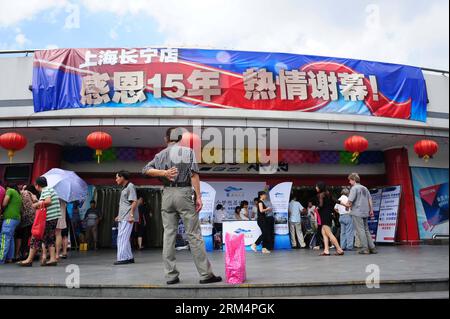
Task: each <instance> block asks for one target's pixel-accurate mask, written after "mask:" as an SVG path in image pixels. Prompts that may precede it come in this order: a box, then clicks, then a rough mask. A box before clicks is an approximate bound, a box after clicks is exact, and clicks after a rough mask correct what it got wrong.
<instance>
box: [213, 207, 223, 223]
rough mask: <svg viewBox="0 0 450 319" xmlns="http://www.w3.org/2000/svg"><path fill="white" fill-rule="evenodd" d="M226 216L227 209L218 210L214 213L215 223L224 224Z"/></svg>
mask: <svg viewBox="0 0 450 319" xmlns="http://www.w3.org/2000/svg"><path fill="white" fill-rule="evenodd" d="M224 216H225V209H219V210H216V212H215V213H214V223H215V224H222V220H223V218H224Z"/></svg>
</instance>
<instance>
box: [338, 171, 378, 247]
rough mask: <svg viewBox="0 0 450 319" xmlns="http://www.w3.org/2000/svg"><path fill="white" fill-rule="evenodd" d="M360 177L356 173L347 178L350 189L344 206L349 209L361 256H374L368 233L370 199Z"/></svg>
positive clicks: (372, 243)
mask: <svg viewBox="0 0 450 319" xmlns="http://www.w3.org/2000/svg"><path fill="white" fill-rule="evenodd" d="M360 180H361V179H360V177H359V175H358V174H357V173H352V174H350V175H349V176H348V181H349V183H350V185H352V188H351V189H350V195H349V196H348V201H347V203H346V204H345V206H347V207H349V208H351V209H352V210H351V215H352V222H353V226H354V228H355V232H356V233H357V234H358V238H359V240H360V242H361V250H360V251H359V253H360V254H362V255H368V254H376V253H377V250H376V248H375V244H374V242H373V239H372V235H371V234H370V231H369V224H368V220H369V216H370V217H372V216H373V206H372V197H371V196H370V192H369V190H368V189H367V188H366V187H365V186H363V185H361V184H360Z"/></svg>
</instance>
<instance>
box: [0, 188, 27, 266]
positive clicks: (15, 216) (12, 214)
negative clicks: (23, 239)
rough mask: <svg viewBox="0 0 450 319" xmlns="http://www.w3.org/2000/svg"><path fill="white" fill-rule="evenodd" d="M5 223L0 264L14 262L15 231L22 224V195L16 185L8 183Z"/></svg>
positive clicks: (3, 204)
mask: <svg viewBox="0 0 450 319" xmlns="http://www.w3.org/2000/svg"><path fill="white" fill-rule="evenodd" d="M2 206H3V209H4V211H3V219H4V221H3V225H2V232H1V234H0V264H4V263H5V261H6V262H12V261H13V259H14V253H15V248H14V232H15V230H16V227H17V226H18V225H19V224H20V209H21V208H22V196H20V194H19V191H18V189H17V186H16V185H8V187H7V188H6V193H5V197H4V199H3V203H2Z"/></svg>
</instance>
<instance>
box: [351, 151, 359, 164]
mask: <svg viewBox="0 0 450 319" xmlns="http://www.w3.org/2000/svg"><path fill="white" fill-rule="evenodd" d="M358 156H359V152H353V154H352V162H354V161H356V159H357V158H358Z"/></svg>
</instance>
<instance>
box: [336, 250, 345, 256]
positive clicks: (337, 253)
mask: <svg viewBox="0 0 450 319" xmlns="http://www.w3.org/2000/svg"><path fill="white" fill-rule="evenodd" d="M334 255H335V256H344V252H343V251H342V252H340V253H339V252H336V253H335V254H334Z"/></svg>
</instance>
